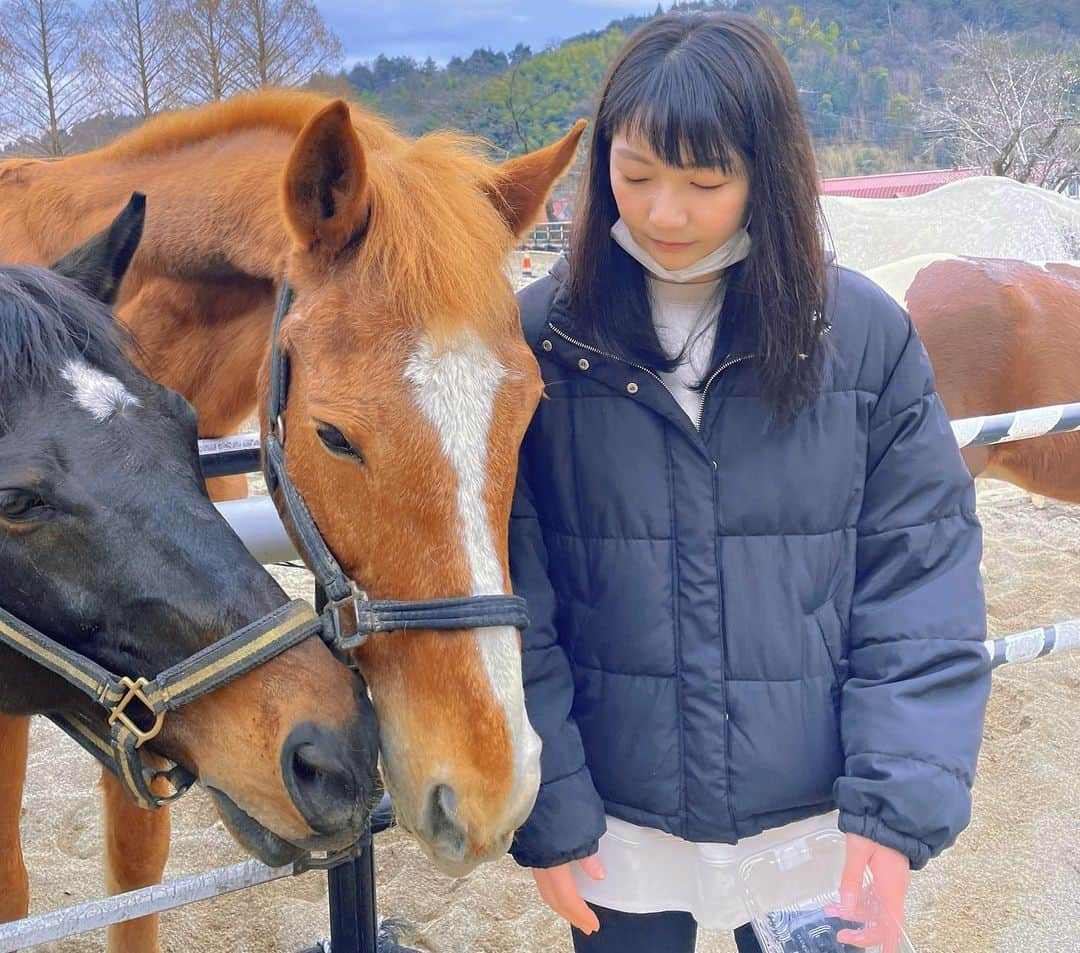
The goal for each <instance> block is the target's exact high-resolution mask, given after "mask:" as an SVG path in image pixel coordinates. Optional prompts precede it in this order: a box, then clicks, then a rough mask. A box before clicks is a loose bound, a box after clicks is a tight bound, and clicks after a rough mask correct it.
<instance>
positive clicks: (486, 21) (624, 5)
mask: <svg viewBox="0 0 1080 953" xmlns="http://www.w3.org/2000/svg"><path fill="white" fill-rule="evenodd" d="M316 5H317V6H318V8H319V10H320V11H321V12H322V15H323V17H325V19H326V21H327V23H329V25H330V26H331V27H333V29H334V30H336V31H337V34H338V36H340V37H341V41H342V43H343V44H344V46H345V56H346V62H347V63H349V64H352V63H354V62H356V61H357V60H370V59H374V58H375V57H376V56H377V55H378V54H379V53H385V54H386V55H387V56H412V57H415V58H416V59H417V60H421V61H422V60H424V59H426V58H427V57H428V56H431V57H433V58H434V59H435V60H436V61H437V62H439V63H445V62H446V61H447V60H448V59H450V57H451V56H455V55H457V56H467V55H468V54H469V53H471V52H472V51H473V50H474V49H476V48H477V47H489V48H491V49H494V50H511V49H513V47H514V46H515V45H516V44H517V43H518V42H522V43H525V44H527V45H528V46H531V47H532V49H533V52H538V51H540V50H542V49H544V47H546V46H547V45H548V44H550V43H551V42H552V41H556V40H560V39H565V38H566V37H568V36H573V35H574V34H575V33H581V32H583V31H585V30H597V29H601V28H602V27H604V26H606V25H607V23H608V21H610V20H614V19H616V18H618V17H622V16H626V15H627V14H632V13H647V12H651V11H653V10H655V9H656V0H652V2H651V3H649V2H643V3H631V2H626V0H412V2H410V0H316ZM664 6H665V7H666V6H668V4H667V3H666V2H665V4H664Z"/></svg>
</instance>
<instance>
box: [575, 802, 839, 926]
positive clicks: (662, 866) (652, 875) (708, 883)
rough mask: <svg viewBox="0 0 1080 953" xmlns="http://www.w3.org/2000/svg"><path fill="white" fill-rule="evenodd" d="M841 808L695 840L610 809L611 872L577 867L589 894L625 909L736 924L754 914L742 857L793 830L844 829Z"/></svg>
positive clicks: (605, 842) (604, 846)
mask: <svg viewBox="0 0 1080 953" xmlns="http://www.w3.org/2000/svg"><path fill="white" fill-rule="evenodd" d="M836 821H837V812H836V811H833V812H832V813H830V814H823V815H820V816H818V817H809V818H805V819H804V820H801V821H795V822H794V823H792V824H785V825H784V826H783V827H776V828H772V829H771V830H767V831H762V832H761V833H760V834H757V835H755V836H754V837H747V838H744V839H743V840H741V841H739V842H738V843H737V844H694V843H691V842H690V841H685V840H683V839H682V838H681V837H675V836H673V835H671V834H665V833H664V832H663V831H658V830H655V829H653V828H650V827H638V826H637V825H636V824H630V823H628V822H627V821H622V820H619V819H618V818H617V817H608V819H607V833H606V834H604V836H603V837H601V838H600V859H601V860H602V861H603V862H604V868H605V870H606V871H607V876H606V877H605V878H604V879H603V880H593V879H592V878H591V877H590V876H589V875H588V874H586V873H585V872H584V871H582V870H581V868H580V866H579V865H578V864H572V865H571V867H570V869H571V870H572V871H573V874H574V882H575V883H576V884H577V888H578V891H579V892H580V894H581V896H582V897H583V898H584V899H585V900H588V901H589V902H590V903H595V904H596V905H597V906H601V907H607V908H608V909H609V910H621V911H623V912H625V913H660V912H661V911H664V910H683V911H686V912H687V913H691V914H693V916H694V919H695V920H697V922H698V924H699V925H700V926H701V927H704V928H705V929H707V930H734V929H735V928H736V927H740V926H742V925H743V924H744V923H747V922H748V921H749V920H750V914H749V912H748V911H747V909H746V904H745V902H744V901H743V897H742V890H741V888H740V886H739V879H738V869H739V864H740V863H742V861H743V860H744V859H745V858H746V857H748V856H750V855H751V854H753V853H756V852H757V851H759V850H765V849H767V848H769V847H771V846H773V845H774V844H778V843H780V842H781V841H784V840H788V839H790V838H793V837H804V836H806V835H807V834H813V833H817V832H818V831H823V830H836Z"/></svg>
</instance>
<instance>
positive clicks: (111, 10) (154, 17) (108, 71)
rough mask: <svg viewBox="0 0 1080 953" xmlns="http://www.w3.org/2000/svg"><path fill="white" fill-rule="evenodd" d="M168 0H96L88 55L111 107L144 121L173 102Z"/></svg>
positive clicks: (171, 11)
mask: <svg viewBox="0 0 1080 953" xmlns="http://www.w3.org/2000/svg"><path fill="white" fill-rule="evenodd" d="M173 20H174V3H173V0H96V2H95V3H94V5H93V6H92V7H91V8H90V16H89V23H90V28H89V32H90V36H91V37H92V41H91V43H90V44H89V46H90V50H91V53H90V56H91V61H92V63H93V68H94V73H95V76H96V77H97V79H98V80H99V83H100V88H101V90H102V91H103V93H104V95H105V96H106V97H107V101H108V103H109V104H110V106H111V107H112V108H114V109H116V110H118V111H120V112H124V113H130V114H134V115H136V116H139V117H141V118H143V119H148V118H149V117H150V116H152V115H153V114H154V113H156V112H160V111H161V110H163V109H169V108H172V107H173V106H176V105H177V104H178V102H179V92H178V90H177V88H176V85H177V84H176V68H175V67H176V44H175V37H174V36H173V26H174V23H173Z"/></svg>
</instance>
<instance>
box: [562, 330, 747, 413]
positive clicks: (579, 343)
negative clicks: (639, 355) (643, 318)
mask: <svg viewBox="0 0 1080 953" xmlns="http://www.w3.org/2000/svg"><path fill="white" fill-rule="evenodd" d="M548 327H549V328H551V330H552V331H554V332H555V333H556V334H557V335H559V337H561V338H562V339H563V340H564V341H567V342H569V343H570V344H573V345H574V347H580V348H581V349H582V350H584V351H591V352H592V353H593V354H599V355H600V356H601V357H606V358H608V359H609V360H612V361H618V362H619V363H620V364H625V365H627V366H628V367H636V368H637V369H638V370H639V371H642V372H644V373H646V374H648V375H649V377H651V378H652V379H653V380H655V381H656V382H657V383H658V384H659V385H660V386H661V387H663V388H664V390H666V391H667V392H668V393H669V394H671V397H672V399H673V400H674V401H675V403H678V402H679V400H678V398H677V397H676V396H675V392H674V391H673V390H672V389H671V388H670V387H668V385H667V384H666V383H664V379H663V378H662V377H661V376H660V375H659V374H657V373H656V372H655V371H652V370H649V368H647V367H644V366H643V365H641V364H635V363H634V362H633V361H628V360H626V358H623V357H619V356H618V355H616V354H609V353H608V352H607V351H601V350H600V349H599V348H597V347H593V346H592V345H591V344H585V343H584V342H583V341H576V340H574V338H572V337H570V335H569V334H567V333H566V332H564V331H560V330H559V329H558V328H557V327H555V325H554V324H551V323H550V322H548ZM753 356H754V355H753V354H743V355H740V356H739V357H732V358H728V359H727V360H725V361H724V362H723V363H722V364H721V365H720V366H719V367H718V368H717V369H716V370H715V371H713V372H712V374H711V375H709V379H708V380H707V381H706V382H705V387H704V388H703V389H702V391H701V407H700V409H699V410H698V415H697V420H695V421H694V429H695V430H697V431H698V433H700V432H701V419H702V417H704V416H705V398H706V397H707V396H708V393H709V388H710V387H712V382H713V381H714V380H716V378H717V377H718V376H719V374H720V373H721V372H722V371H726V370H727V369H728V368H729V367H731V365H732V364H738V363H739V361H748V360H750V358H752V357H753Z"/></svg>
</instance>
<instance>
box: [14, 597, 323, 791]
mask: <svg viewBox="0 0 1080 953" xmlns="http://www.w3.org/2000/svg"><path fill="white" fill-rule="evenodd" d="M321 628H322V624H321V622H320V621H319V617H318V616H317V615H316V614H315V610H314V609H312V608H311V606H309V605H308V604H307V603H306V602H304V601H303V600H302V599H294V600H293V601H292V602H288V603H286V604H285V605H283V606H279V607H278V608H277V609H275V610H274V611H273V612H269V613H267V614H266V615H264V616H263V617H262V618H261V619H257V620H256V621H255V622H252V623H251V624H250V625H246V626H244V627H243V628H241V629H237V630H236V631H235V632H233V633H232V634H231V635H227V636H225V638H223V639H219V640H218V641H217V642H214V643H213V644H212V645H208V646H207V647H206V648H204V649H201V650H199V651H198V652H196V653H195V654H194V655H191V656H189V657H188V658H186V659H184V660H183V661H182V662H178V663H177V664H176V665H173V666H172V667H171V668H167V669H165V671H163V672H161V673H160V674H158V675H156V676H155V677H154V678H151V679H147V678H131V677H129V676H126V675H125V676H122V677H118V676H116V675H114V674H113V673H112V672H110V671H109V670H108V669H105V668H103V667H102V666H100V665H98V664H97V663H96V662H94V661H93V660H91V659H89V658H87V657H86V656H84V655H80V654H79V653H78V652H74V651H72V650H71V649H69V648H67V647H65V646H63V645H61V644H60V643H59V642H56V641H55V640H53V639H50V638H49V637H48V636H47V635H45V634H43V633H42V632H39V631H38V630H37V629H35V628H34V627H33V626H30V625H27V624H26V623H25V622H23V621H22V620H21V619H17V618H16V617H15V616H13V615H12V614H11V613H10V612H7V611H6V610H4V609H0V644H2V645H6V646H8V647H9V648H12V649H14V650H15V651H16V652H18V653H19V654H20V655H23V656H25V657H26V658H28V659H30V661H32V662H36V663H37V664H38V665H41V666H42V667H44V668H47V669H49V671H51V672H53V673H54V674H56V675H59V676H60V677H61V678H62V679H64V681H66V682H67V683H68V684H69V685H73V686H74V687H75V688H77V689H78V690H79V691H80V692H82V693H83V694H84V695H87V696H88V697H89V698H91V699H92V700H93V701H94V702H96V703H97V704H98V705H100V706H101V707H102V708H104V709H105V712H106V713H107V719H106V722H105V723H104V724H103V723H102V721H101V719H100V718H95V717H93V716H91V715H88V714H84V713H82V712H77V713H73V714H52V715H50V716H49V717H50V718H51V719H52V720H53V721H54V722H56V724H57V725H58V726H59V727H60V728H62V729H63V730H64V731H65V732H67V734H68V735H70V736H71V737H72V738H73V739H74V740H75V741H77V742H78V743H79V744H80V745H82V747H83V748H85V749H86V750H87V751H89V752H90V754H92V755H93V756H94V757H95V758H97V759H98V761H100V762H101V763H102V764H104V765H105V767H106V768H108V769H109V770H110V771H111V772H112V773H113V774H115V775H116V777H117V778H118V779H119V781H120V783H121V784H122V785H123V786H124V787H125V788H126V789H127V792H128V794H130V795H131V797H132V798H133V799H134V800H135V802H136V803H137V804H138V805H139V806H140V807H143V808H146V809H148V810H149V809H152V808H156V807H161V805H163V804H168V803H170V802H171V801H174V800H176V799H177V798H178V797H179V796H180V795H181V794H183V793H184V792H185V791H186V790H187V789H188V788H189V787H191V785H192V784H193V783H194V781H195V776H194V775H193V774H192V773H191V772H190V771H188V770H187V769H186V768H183V767H180V766H179V765H174V766H173V767H172V768H170V769H168V770H166V771H155V770H153V769H152V768H148V767H147V766H146V765H144V764H143V761H142V758H141V756H140V755H139V751H138V749H139V748H141V747H142V746H143V744H145V743H146V742H147V741H150V740H151V739H153V738H155V737H156V736H157V734H158V732H159V731H161V727H162V724H163V722H164V720H165V714H166V712H169V711H172V710H173V709H175V708H179V707H180V706H181V705H184V704H186V703H188V702H190V701H194V700H195V699H196V698H199V697H201V696H202V695H205V694H207V693H209V692H212V691H213V690H214V689H215V688H220V687H221V686H222V685H224V684H225V683H226V682H231V681H232V680H233V679H235V678H238V677H239V676H241V675H243V674H245V673H246V672H250V671H251V670H252V669H254V668H256V667H257V666H259V665H261V664H262V663H263V662H265V661H267V660H268V659H271V658H273V657H274V656H275V655H279V654H280V653H282V652H284V651H285V650H286V649H289V648H292V647H293V646H294V645H297V644H298V643H300V642H302V641H303V640H304V639H306V638H308V637H309V636H312V635H315V634H317V633H318V632H320V631H321ZM136 702H137V703H138V705H139V706H140V710H139V711H138V712H136V711H130V710H129V709H130V707H131V705H132V703H136ZM137 718H138V719H139V720H140V721H143V723H144V724H145V723H146V722H147V721H152V722H153V723H152V724H151V725H150V727H148V728H141V727H140V726H139V724H138V723H137V722H136V719H137ZM158 778H162V779H164V780H165V781H167V782H168V783H169V784H170V785H171V786H172V787H173V789H174V790H173V793H172V794H169V795H157V794H154V793H153V791H152V790H151V784H152V783H153V782H154V781H155V780H157V779H158Z"/></svg>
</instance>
